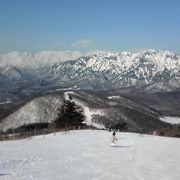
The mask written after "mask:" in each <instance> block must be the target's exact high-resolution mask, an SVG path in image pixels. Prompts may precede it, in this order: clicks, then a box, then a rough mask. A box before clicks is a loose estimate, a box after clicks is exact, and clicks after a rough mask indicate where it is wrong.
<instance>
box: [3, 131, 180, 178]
mask: <svg viewBox="0 0 180 180" xmlns="http://www.w3.org/2000/svg"><path fill="white" fill-rule="evenodd" d="M117 138H118V141H117V143H116V146H115V147H111V146H110V143H111V132H107V131H101V130H80V131H70V132H69V133H64V132H62V133H57V134H56V135H55V136H54V134H50V135H46V136H45V138H44V136H37V137H33V138H32V139H24V140H16V141H2V142H1V143H0V154H1V156H0V179H2V180H12V179H13V180H52V179H53V180H59V179H61V180H72V179H77V180H84V179H86V180H88V179H91V180H92V179H94V180H95V179H96V180H109V179H110V180H117V179H125V180H161V179H163V180H179V179H180V174H179V172H180V166H179V164H180V153H179V149H180V141H179V139H178V138H168V137H158V136H149V135H144V136H139V135H138V134H132V133H117Z"/></svg>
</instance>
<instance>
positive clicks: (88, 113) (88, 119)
mask: <svg viewBox="0 0 180 180" xmlns="http://www.w3.org/2000/svg"><path fill="white" fill-rule="evenodd" d="M69 94H74V92H73V91H69V92H65V93H64V98H65V99H66V100H69V97H68V95H69ZM73 101H74V102H75V103H76V104H77V105H78V106H81V107H82V108H83V110H84V115H85V121H84V122H83V123H85V124H86V125H90V126H94V127H96V128H98V129H105V127H104V125H103V124H98V123H94V122H92V115H95V114H101V115H103V112H101V111H100V110H96V111H90V109H89V107H88V106H87V105H85V104H83V103H82V102H80V101H78V100H76V99H73Z"/></svg>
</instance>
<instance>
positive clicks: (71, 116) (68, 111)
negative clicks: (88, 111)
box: [53, 95, 85, 128]
mask: <svg viewBox="0 0 180 180" xmlns="http://www.w3.org/2000/svg"><path fill="white" fill-rule="evenodd" d="M84 119H85V116H84V113H83V110H82V109H81V107H80V106H78V105H76V104H75V103H74V102H73V101H72V97H71V96H70V95H69V100H64V101H63V104H62V106H61V107H59V108H58V113H57V116H56V118H55V120H54V121H53V122H54V124H55V125H56V127H59V128H63V127H68V126H69V127H70V126H79V125H82V122H83V121H84Z"/></svg>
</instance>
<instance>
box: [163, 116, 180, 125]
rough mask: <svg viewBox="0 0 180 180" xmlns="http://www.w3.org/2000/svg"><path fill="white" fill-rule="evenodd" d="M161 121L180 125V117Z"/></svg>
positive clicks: (165, 118) (164, 118) (166, 118)
mask: <svg viewBox="0 0 180 180" xmlns="http://www.w3.org/2000/svg"><path fill="white" fill-rule="evenodd" d="M160 120H161V121H164V122H167V123H170V124H180V117H170V116H167V117H161V118H160Z"/></svg>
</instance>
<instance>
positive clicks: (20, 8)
mask: <svg viewBox="0 0 180 180" xmlns="http://www.w3.org/2000/svg"><path fill="white" fill-rule="evenodd" d="M147 48H153V49H162V50H167V49H168V50H171V51H174V52H178V53H180V1H179V0H0V53H6V52H9V51H14V50H17V51H27V52H33V53H35V52H38V51H42V50H79V51H94V50H107V51H137V50H140V49H147Z"/></svg>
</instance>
